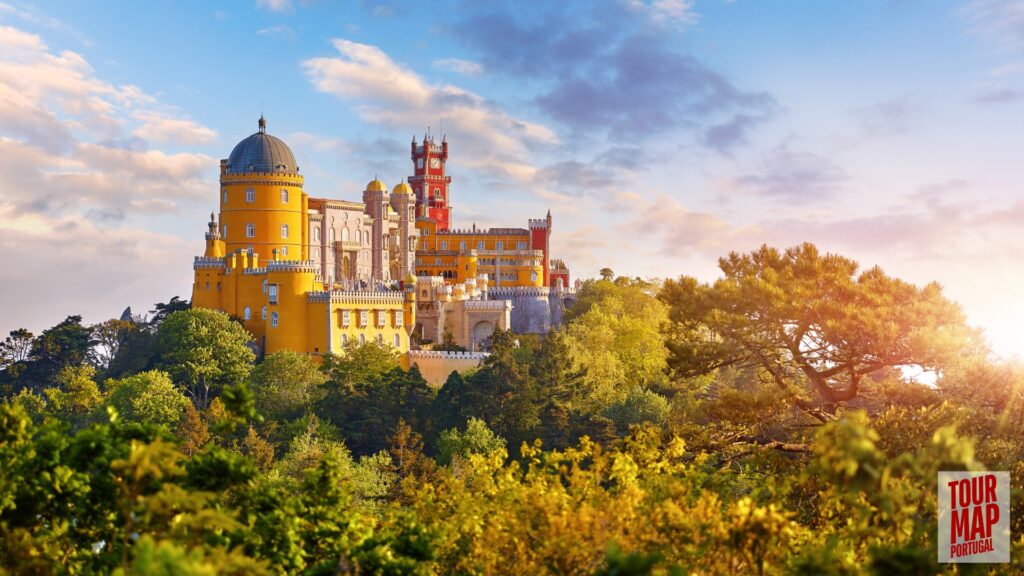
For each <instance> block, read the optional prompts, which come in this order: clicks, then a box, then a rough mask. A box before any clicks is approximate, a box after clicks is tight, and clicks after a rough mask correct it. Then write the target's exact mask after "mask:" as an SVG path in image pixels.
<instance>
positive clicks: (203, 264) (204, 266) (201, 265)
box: [192, 256, 227, 270]
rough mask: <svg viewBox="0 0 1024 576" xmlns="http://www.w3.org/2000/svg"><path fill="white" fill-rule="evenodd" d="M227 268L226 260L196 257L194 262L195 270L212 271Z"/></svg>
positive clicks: (193, 267)
mask: <svg viewBox="0 0 1024 576" xmlns="http://www.w3.org/2000/svg"><path fill="white" fill-rule="evenodd" d="M225 266H227V264H226V262H225V259H224V258H208V257H205V256H196V257H195V260H194V261H193V262H192V269H193V270H210V269H215V268H221V269H223V268H224V267H225Z"/></svg>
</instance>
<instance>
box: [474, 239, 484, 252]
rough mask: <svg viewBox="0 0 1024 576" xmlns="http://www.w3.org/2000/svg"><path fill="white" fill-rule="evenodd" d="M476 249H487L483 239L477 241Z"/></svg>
mask: <svg viewBox="0 0 1024 576" xmlns="http://www.w3.org/2000/svg"><path fill="white" fill-rule="evenodd" d="M476 249H477V250H484V249H485V248H484V241H483V240H481V241H479V242H477V243H476Z"/></svg>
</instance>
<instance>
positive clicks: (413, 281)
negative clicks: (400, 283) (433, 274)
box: [405, 273, 416, 285]
mask: <svg viewBox="0 0 1024 576" xmlns="http://www.w3.org/2000/svg"><path fill="white" fill-rule="evenodd" d="M405 283H406V284H412V285H415V284H416V275H415V274H412V273H409V275H408V276H406V277H405Z"/></svg>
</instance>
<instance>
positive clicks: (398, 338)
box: [394, 334, 402, 348]
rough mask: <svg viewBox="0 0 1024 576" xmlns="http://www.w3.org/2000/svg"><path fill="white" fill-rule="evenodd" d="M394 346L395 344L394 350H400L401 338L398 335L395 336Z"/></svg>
mask: <svg viewBox="0 0 1024 576" xmlns="http://www.w3.org/2000/svg"><path fill="white" fill-rule="evenodd" d="M394 344H395V348H401V347H402V337H401V336H400V335H398V334H395V341H394Z"/></svg>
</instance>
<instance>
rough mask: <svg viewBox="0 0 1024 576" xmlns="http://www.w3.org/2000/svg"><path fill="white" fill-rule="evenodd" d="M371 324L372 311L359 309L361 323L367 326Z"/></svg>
mask: <svg viewBox="0 0 1024 576" xmlns="http://www.w3.org/2000/svg"><path fill="white" fill-rule="evenodd" d="M369 324H370V313H369V312H367V311H366V310H360V311H359V325H360V326H367V325H369Z"/></svg>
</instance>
